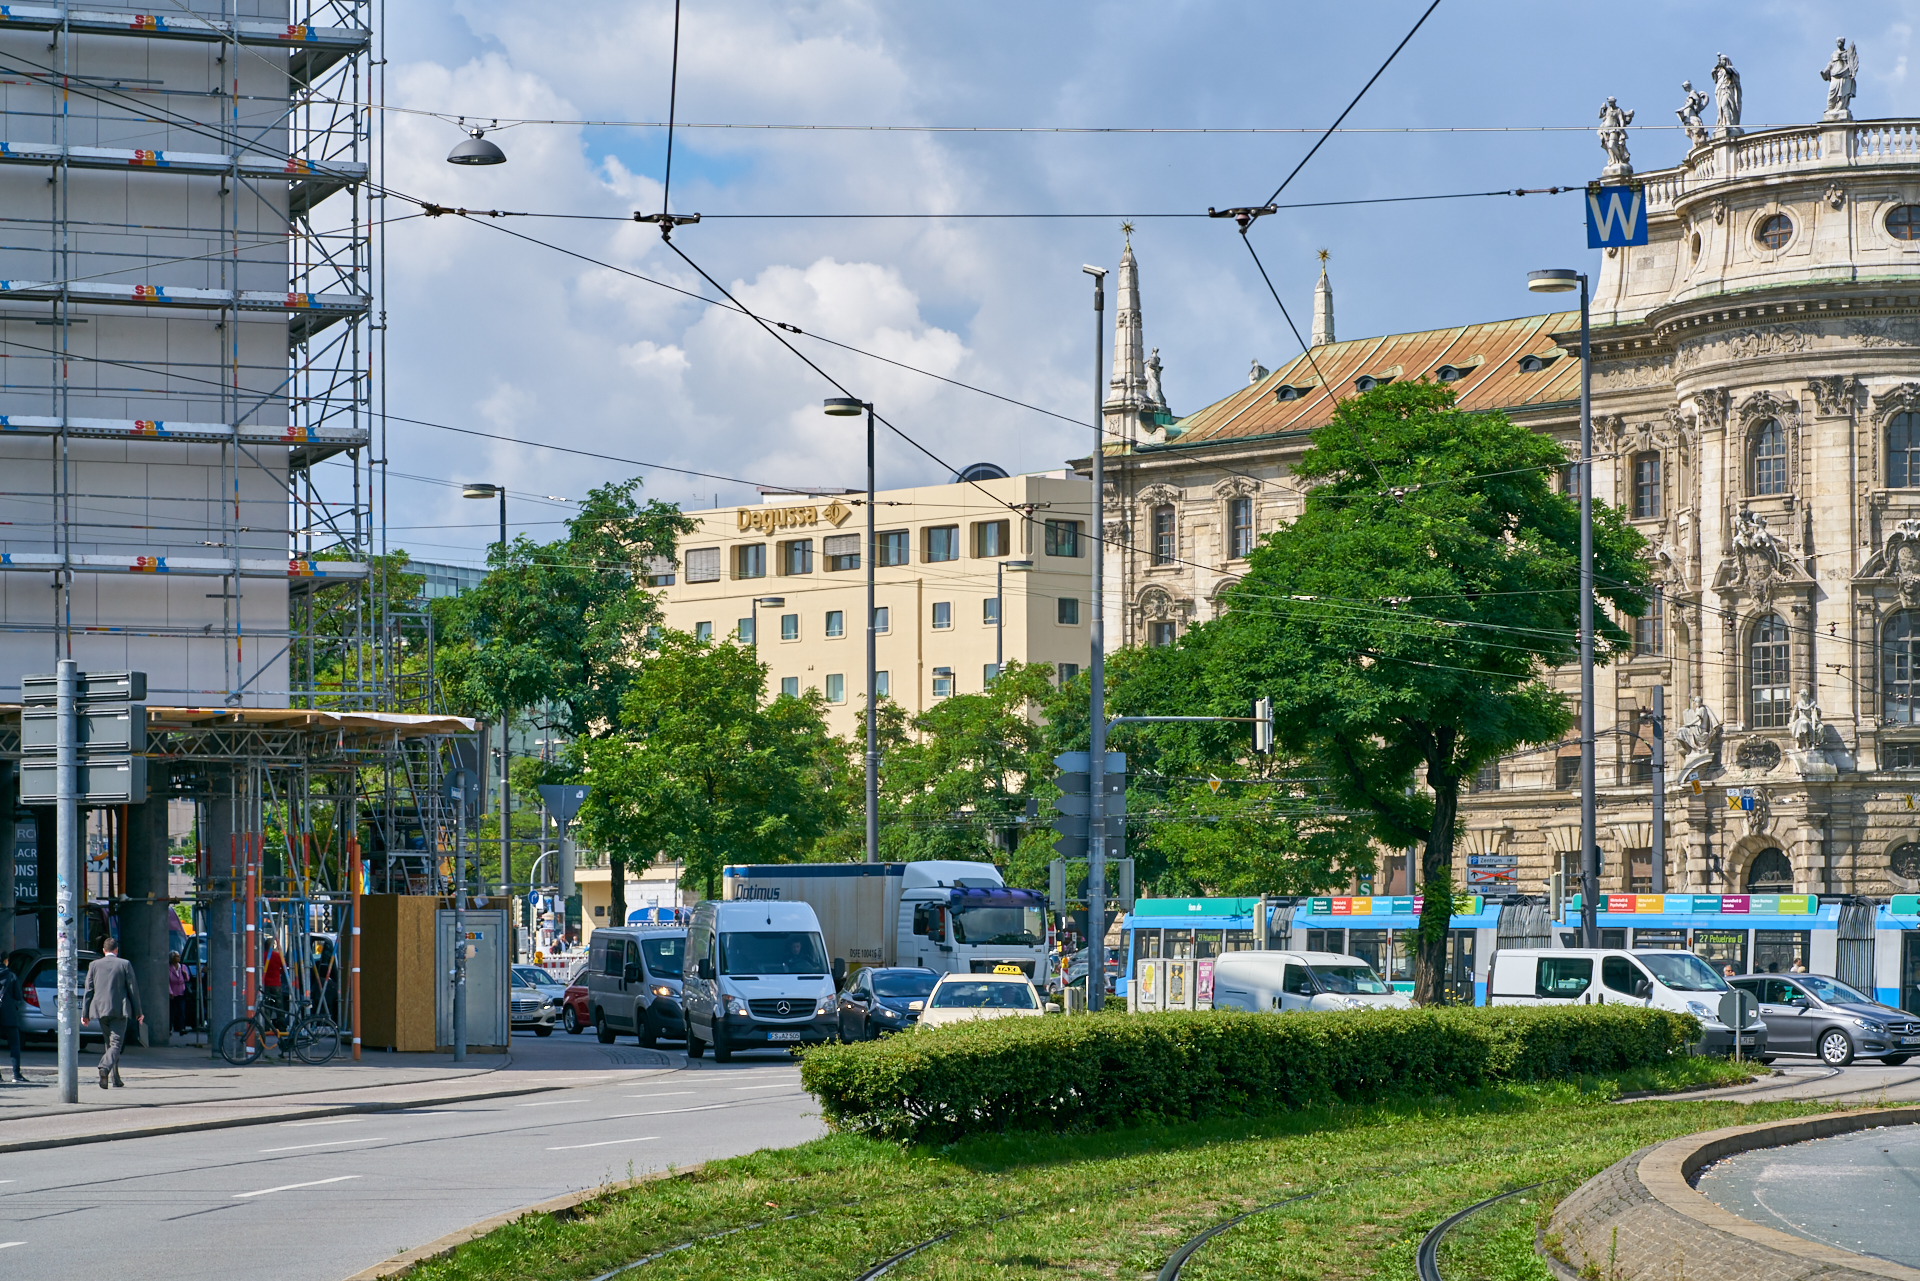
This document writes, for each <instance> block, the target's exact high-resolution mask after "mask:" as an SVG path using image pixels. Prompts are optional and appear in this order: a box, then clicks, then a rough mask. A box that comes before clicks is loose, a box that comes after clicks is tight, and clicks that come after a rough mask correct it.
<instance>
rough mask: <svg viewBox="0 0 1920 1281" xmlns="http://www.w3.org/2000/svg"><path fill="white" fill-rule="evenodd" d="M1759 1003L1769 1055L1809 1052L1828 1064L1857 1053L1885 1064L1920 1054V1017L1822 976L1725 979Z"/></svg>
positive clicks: (1845, 1061) (1838, 1063)
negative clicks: (1765, 1030)
mask: <svg viewBox="0 0 1920 1281" xmlns="http://www.w3.org/2000/svg"><path fill="white" fill-rule="evenodd" d="M1727 982H1728V983H1730V984H1732V985H1733V986H1734V987H1737V988H1741V989H1743V990H1745V991H1748V992H1751V993H1753V995H1754V998H1755V999H1756V1000H1757V1001H1759V1003H1760V1019H1761V1021H1762V1022H1764V1023H1765V1024H1766V1025H1767V1049H1768V1052H1769V1053H1772V1054H1811V1055H1813V1056H1815V1057H1816V1058H1818V1059H1819V1060H1820V1061H1821V1062H1822V1063H1825V1064H1827V1065H1828V1066H1829V1067H1845V1066H1846V1065H1847V1064H1849V1063H1851V1062H1853V1060H1854V1058H1855V1057H1856V1056H1858V1057H1862V1058H1869V1059H1879V1060H1880V1061H1881V1062H1882V1063H1885V1064H1886V1065H1887V1066H1889V1067H1893V1066H1895V1065H1897V1064H1901V1063H1905V1062H1906V1061H1907V1060H1908V1059H1909V1058H1911V1057H1912V1056H1913V1055H1914V1054H1920V1019H1915V1018H1914V1016H1913V1015H1911V1014H1908V1013H1906V1012H1905V1011H1904V1010H1896V1009H1894V1008H1893V1007H1892V1006H1889V1005H1882V1004H1880V1002H1878V1001H1876V1000H1874V999H1873V998H1872V997H1870V996H1865V995H1862V994H1861V993H1860V992H1857V991H1855V990H1854V989H1853V988H1851V987H1848V986H1847V985H1846V984H1845V983H1842V982H1841V981H1840V980H1839V979H1835V978H1828V977H1827V976H1826V975H1824V974H1743V975H1741V976H1740V977H1739V978H1734V979H1728V980H1727Z"/></svg>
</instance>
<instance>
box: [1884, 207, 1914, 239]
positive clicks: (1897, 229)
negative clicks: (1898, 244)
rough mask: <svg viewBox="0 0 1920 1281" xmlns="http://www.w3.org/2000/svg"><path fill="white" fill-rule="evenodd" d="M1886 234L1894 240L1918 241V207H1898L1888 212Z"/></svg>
mask: <svg viewBox="0 0 1920 1281" xmlns="http://www.w3.org/2000/svg"><path fill="white" fill-rule="evenodd" d="M1887 234H1888V235H1889V236H1892V237H1893V238H1894V239H1895V240H1920V205H1900V206H1899V207H1897V208H1895V209H1892V210H1890V211H1889V212H1888V213H1887Z"/></svg>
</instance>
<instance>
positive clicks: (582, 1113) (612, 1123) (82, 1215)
mask: <svg viewBox="0 0 1920 1281" xmlns="http://www.w3.org/2000/svg"><path fill="white" fill-rule="evenodd" d="M520 1041H521V1038H520V1037H515V1045H514V1049H515V1052H516V1054H518V1053H519V1052H520V1051H521V1050H522V1049H523V1047H522V1046H521V1044H520ZM667 1058H668V1060H669V1063H670V1064H671V1065H672V1066H670V1067H669V1068H668V1069H667V1070H664V1071H661V1070H655V1071H649V1072H635V1073H631V1074H626V1075H623V1076H621V1077H619V1078H616V1079H615V1080H614V1081H612V1082H610V1083H604V1082H605V1074H604V1073H601V1074H599V1077H598V1079H599V1080H600V1081H601V1082H603V1083H600V1084H594V1085H591V1086H584V1087H581V1088H573V1089H563V1090H559V1091H550V1092H547V1093H542V1094H538V1095H529V1096H526V1097H524V1098H506V1099H493V1100H486V1101H482V1102H473V1103H461V1104H453V1105H448V1106H442V1107H434V1108H429V1109H418V1110H412V1111H396V1112H385V1113H378V1114H373V1115H367V1116H357V1117H341V1118H331V1119H327V1120H319V1121H294V1122H287V1123H282V1124H277V1125H257V1126H247V1127H243V1128H239V1129H226V1130H214V1131H207V1132H202V1133H194V1134H181V1135H170V1136H166V1137H157V1138H146V1139H127V1140H120V1141H117V1142H111V1143H100V1144H91V1145H87V1146H82V1147H69V1148H57V1149H52V1150H48V1151H40V1152H32V1153H23V1154H16V1155H14V1156H11V1157H9V1158H7V1160H6V1163H5V1168H4V1170H3V1171H0V1174H3V1175H4V1177H0V1275H6V1276H18V1277H53V1276H117V1275H122V1274H123V1270H125V1269H129V1268H131V1269H132V1270H133V1271H134V1273H135V1274H136V1275H137V1276H138V1277H139V1278H140V1281H173V1279H174V1278H179V1279H180V1281H189V1279H191V1281H203V1279H204V1278H206V1277H209V1276H242V1275H247V1274H249V1273H253V1274H255V1275H261V1276H272V1277H275V1278H285V1279H287V1281H340V1278H342V1277H345V1276H349V1275H351V1274H352V1273H354V1272H357V1271H359V1270H360V1269H362V1268H365V1267H368V1266H370V1265H372V1264H375V1263H378V1262H380V1261H381V1260H382V1259H385V1258H388V1257H390V1256H391V1255H393V1254H396V1253H398V1252H400V1251H401V1250H405V1249H409V1248H412V1247H415V1246H419V1245H423V1244H425V1243H426V1242H428V1241H431V1240H433V1239H434V1238H436V1237H439V1236H443V1235H445V1234H446V1233H449V1232H453V1231H456V1230H458V1229H460V1228H463V1227H465V1226H467V1225H468V1224H470V1223H474V1222H476V1221H478V1220H480V1219H484V1218H487V1217H488V1216H490V1215H494V1214H499V1213H503V1212H505V1211H508V1210H512V1209H515V1208H518V1207H520V1206H524V1205H530V1204H532V1203H534V1202H538V1201H543V1200H546V1199H548V1198H550V1197H556V1196H560V1195H562V1194H564V1193H566V1192H570V1191H575V1190H577V1189H580V1188H584V1187H591V1186H593V1185H595V1184H598V1183H602V1182H605V1181H607V1180H610V1179H621V1178H626V1177H627V1176H628V1174H629V1172H630V1171H631V1173H634V1174H643V1173H646V1172H648V1171H652V1170H663V1169H666V1168H667V1167H669V1166H687V1165H692V1164H694V1163H696V1162H699V1161H704V1160H709V1159H712V1158H715V1157H724V1156H737V1155H740V1154H742V1153H745V1152H751V1151H755V1150H757V1149H759V1148H764V1147H785V1146H789V1145H792V1144H796V1143H802V1142H805V1141H806V1140H808V1139H812V1138H816V1137H818V1136H819V1135H821V1134H823V1133H824V1132H825V1129H824V1127H823V1126H822V1125H821V1124H820V1121H819V1118H818V1116H817V1115H815V1112H816V1105H815V1104H814V1102H813V1100H812V1099H811V1098H810V1097H809V1096H807V1095H806V1094H805V1093H804V1092H802V1091H801V1089H800V1073H799V1069H798V1067H797V1065H796V1064H794V1063H793V1061H792V1060H790V1059H788V1058H786V1057H784V1056H774V1055H753V1056H747V1057H741V1058H736V1059H735V1060H734V1061H733V1062H732V1063H730V1064H728V1065H727V1066H725V1067H721V1066H719V1065H717V1064H714V1063H712V1062H710V1061H701V1062H694V1063H688V1062H687V1061H686V1059H685V1057H684V1056H683V1055H680V1054H669V1055H667ZM222 1260H224V1262H222Z"/></svg>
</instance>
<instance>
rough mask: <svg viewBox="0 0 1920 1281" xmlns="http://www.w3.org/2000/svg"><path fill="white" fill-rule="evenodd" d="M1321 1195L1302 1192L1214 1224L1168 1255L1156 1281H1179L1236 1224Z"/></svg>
mask: <svg viewBox="0 0 1920 1281" xmlns="http://www.w3.org/2000/svg"><path fill="white" fill-rule="evenodd" d="M1319 1195H1320V1194H1319V1193H1318V1192H1302V1193H1301V1194H1300V1195H1299V1196H1290V1197H1288V1198H1287V1199H1286V1200H1284V1201H1275V1202H1273V1203H1272V1204H1270V1205H1262V1206H1256V1207H1255V1208H1253V1209H1251V1210H1248V1211H1247V1212H1246V1213H1245V1214H1236V1215H1234V1216H1233V1217H1232V1218H1231V1219H1225V1220H1222V1221H1221V1222H1219V1223H1216V1224H1214V1225H1213V1226H1212V1227H1210V1228H1208V1229H1207V1230H1206V1231H1205V1232H1202V1233H1201V1234H1200V1235H1199V1236H1197V1237H1194V1238H1193V1239H1191V1240H1189V1241H1188V1242H1187V1243H1186V1244H1185V1245H1183V1246H1181V1247H1180V1248H1179V1249H1178V1250H1175V1251H1174V1252H1173V1253H1172V1254H1170V1255H1168V1256H1167V1261H1166V1263H1165V1264H1164V1265H1162V1267H1161V1269H1160V1275H1159V1276H1158V1277H1157V1278H1156V1279H1155V1281H1179V1278H1180V1270H1181V1269H1182V1268H1184V1267H1186V1266H1187V1264H1188V1263H1190V1262H1191V1261H1192V1260H1193V1256H1194V1254H1195V1253H1196V1252H1197V1251H1198V1250H1199V1249H1200V1247H1201V1246H1203V1245H1205V1244H1206V1243H1207V1242H1209V1241H1211V1240H1212V1239H1213V1238H1214V1237H1216V1236H1218V1235H1219V1234H1220V1233H1222V1232H1225V1231H1226V1230H1227V1229H1228V1228H1230V1227H1233V1226H1234V1225H1235V1224H1239V1223H1245V1222H1246V1221H1247V1220H1248V1219H1251V1218H1252V1217H1253V1216H1254V1215H1256V1214H1265V1213H1266V1212H1267V1211H1268V1210H1278V1209H1279V1208H1280V1207H1281V1206H1283V1205H1292V1204H1293V1203H1294V1202H1296V1201H1305V1200H1308V1199H1309V1198H1312V1197H1316V1196H1319Z"/></svg>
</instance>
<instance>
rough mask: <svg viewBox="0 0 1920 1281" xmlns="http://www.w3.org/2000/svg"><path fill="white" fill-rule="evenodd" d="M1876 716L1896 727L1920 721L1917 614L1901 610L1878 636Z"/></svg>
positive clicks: (1919, 614)
mask: <svg viewBox="0 0 1920 1281" xmlns="http://www.w3.org/2000/svg"><path fill="white" fill-rule="evenodd" d="M1880 692H1881V706H1880V715H1881V718H1882V719H1883V720H1887V721H1891V722H1893V723H1894V724H1896V725H1911V724H1913V723H1914V722H1915V721H1920V716H1915V715H1914V712H1915V708H1916V704H1920V612H1915V611H1913V610H1902V611H1901V612H1900V613H1898V614H1895V615H1894V616H1893V617H1892V618H1889V619H1888V620H1887V625H1886V627H1885V629H1884V630H1882V632H1881V633H1880Z"/></svg>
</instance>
